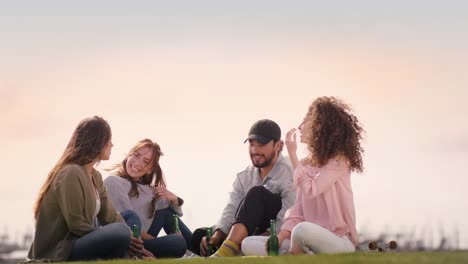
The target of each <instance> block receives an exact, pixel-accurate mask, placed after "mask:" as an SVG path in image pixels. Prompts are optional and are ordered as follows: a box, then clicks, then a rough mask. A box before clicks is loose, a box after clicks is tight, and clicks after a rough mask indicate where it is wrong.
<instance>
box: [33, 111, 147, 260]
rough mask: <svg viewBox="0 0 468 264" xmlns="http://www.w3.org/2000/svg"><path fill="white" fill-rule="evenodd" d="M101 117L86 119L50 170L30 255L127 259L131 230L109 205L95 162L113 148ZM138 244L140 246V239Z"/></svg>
mask: <svg viewBox="0 0 468 264" xmlns="http://www.w3.org/2000/svg"><path fill="white" fill-rule="evenodd" d="M112 146H113V144H112V134H111V129H110V126H109V124H108V123H107V121H106V120H104V119H103V118H102V117H99V116H94V117H90V118H86V119H84V120H82V121H81V122H80V123H79V124H78V126H77V127H76V129H75V131H74V132H73V134H72V137H71V139H70V141H69V142H68V145H67V147H66V148H65V151H64V152H63V154H62V156H61V157H60V159H59V161H58V162H57V164H56V165H55V166H54V167H53V168H52V170H51V171H50V173H49V175H48V177H47V179H46V181H45V183H44V184H43V186H42V188H41V190H40V192H39V196H38V198H37V201H36V204H35V207H34V218H35V219H36V231H35V235H34V240H33V243H32V245H31V249H30V251H29V254H28V258H30V259H41V260H52V261H68V260H92V259H110V258H120V257H125V256H126V253H127V250H128V249H129V247H130V245H131V242H132V244H134V246H135V245H136V244H135V243H137V244H139V243H140V242H138V241H136V240H133V241H132V239H131V232H130V230H129V228H128V227H127V226H126V225H125V222H124V221H123V219H122V217H121V216H120V215H119V213H118V212H117V211H116V210H115V209H114V207H113V206H112V204H111V203H110V201H109V199H108V196H107V191H106V188H105V186H104V184H103V182H102V177H101V174H100V173H99V172H98V171H97V170H96V169H95V168H94V166H95V165H96V164H97V163H99V162H100V161H101V160H108V159H109V156H110V154H111V149H112ZM139 248H141V243H140V246H139Z"/></svg>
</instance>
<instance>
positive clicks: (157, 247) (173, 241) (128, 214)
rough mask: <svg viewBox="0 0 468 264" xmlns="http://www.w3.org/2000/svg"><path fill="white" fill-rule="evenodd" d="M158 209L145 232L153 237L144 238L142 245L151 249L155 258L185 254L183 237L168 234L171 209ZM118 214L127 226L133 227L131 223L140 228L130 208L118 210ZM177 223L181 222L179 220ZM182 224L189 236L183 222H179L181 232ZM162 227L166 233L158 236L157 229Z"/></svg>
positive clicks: (170, 226)
mask: <svg viewBox="0 0 468 264" xmlns="http://www.w3.org/2000/svg"><path fill="white" fill-rule="evenodd" d="M168 209H169V208H168ZM160 211H164V213H162V214H161V213H158V212H160ZM160 211H157V212H156V214H155V216H154V218H153V223H152V224H151V227H150V228H149V230H148V232H147V233H148V234H150V235H152V236H153V237H154V238H153V239H147V240H144V241H143V245H144V247H145V248H146V249H147V250H149V251H151V253H153V254H154V255H155V256H156V257H157V258H180V257H182V256H183V255H184V254H185V251H186V250H187V244H186V242H185V239H184V237H182V236H180V235H170V233H171V230H172V210H171V209H169V210H166V209H164V210H160ZM120 214H121V215H122V217H123V219H124V220H125V222H126V223H127V225H128V226H130V227H133V225H134V224H136V225H138V226H139V227H140V229H141V221H140V218H139V217H138V215H137V214H136V213H135V212H133V211H131V210H126V211H123V212H120ZM179 223H181V221H180V222H179ZM182 226H184V227H185V230H186V231H185V232H187V231H188V234H190V237H191V235H192V233H191V232H190V230H188V228H187V227H186V226H185V224H183V223H182V224H179V227H180V228H181V232H182ZM163 227H164V231H165V232H166V234H168V235H167V236H162V237H158V234H159V231H160V230H161V228H163Z"/></svg>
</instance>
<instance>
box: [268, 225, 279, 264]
mask: <svg viewBox="0 0 468 264" xmlns="http://www.w3.org/2000/svg"><path fill="white" fill-rule="evenodd" d="M278 255H279V242H278V237H277V236H276V220H274V219H271V220H270V238H268V256H278Z"/></svg>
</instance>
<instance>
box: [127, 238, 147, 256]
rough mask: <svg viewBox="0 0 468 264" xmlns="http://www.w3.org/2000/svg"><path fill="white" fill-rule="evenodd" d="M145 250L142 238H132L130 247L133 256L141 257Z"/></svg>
mask: <svg viewBox="0 0 468 264" xmlns="http://www.w3.org/2000/svg"><path fill="white" fill-rule="evenodd" d="M143 249H144V248H143V240H141V239H140V238H135V237H132V241H130V247H129V250H130V253H131V255H134V256H141V255H142V251H143Z"/></svg>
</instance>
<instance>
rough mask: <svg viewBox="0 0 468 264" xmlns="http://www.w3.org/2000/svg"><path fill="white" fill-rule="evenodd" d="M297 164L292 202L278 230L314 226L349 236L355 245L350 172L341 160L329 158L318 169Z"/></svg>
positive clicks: (354, 218) (355, 236)
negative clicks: (302, 224)
mask: <svg viewBox="0 0 468 264" xmlns="http://www.w3.org/2000/svg"><path fill="white" fill-rule="evenodd" d="M304 163H305V162H303V161H301V162H300V164H298V166H297V168H296V171H295V172H294V183H295V185H296V188H297V195H296V202H295V203H294V205H293V206H292V207H291V208H289V210H288V211H286V214H285V218H284V224H283V225H282V226H281V229H284V230H288V231H292V229H293V228H294V227H295V226H296V225H297V224H298V223H300V222H304V221H306V222H311V223H314V224H318V225H320V226H322V227H324V228H326V229H328V230H330V231H331V232H333V233H335V234H336V235H337V236H339V237H342V236H345V235H349V236H350V239H351V241H352V242H353V243H354V244H355V245H356V244H357V232H356V216H355V212H354V201H353V191H352V190H351V180H350V177H351V171H350V167H349V163H348V162H347V161H345V160H344V159H339V158H334V159H330V160H329V161H328V162H327V164H326V165H325V166H323V167H321V168H317V167H312V166H311V165H304Z"/></svg>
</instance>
